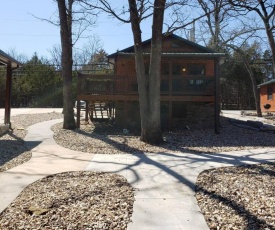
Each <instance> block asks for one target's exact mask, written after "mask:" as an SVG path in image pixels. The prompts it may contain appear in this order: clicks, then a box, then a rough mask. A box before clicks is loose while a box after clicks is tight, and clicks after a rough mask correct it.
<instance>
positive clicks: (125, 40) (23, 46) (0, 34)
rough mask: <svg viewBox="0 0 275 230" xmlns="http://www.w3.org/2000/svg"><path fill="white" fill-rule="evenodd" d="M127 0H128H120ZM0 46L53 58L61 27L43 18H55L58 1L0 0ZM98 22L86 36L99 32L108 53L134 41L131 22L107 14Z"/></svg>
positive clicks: (146, 29) (147, 29) (145, 31)
mask: <svg viewBox="0 0 275 230" xmlns="http://www.w3.org/2000/svg"><path fill="white" fill-rule="evenodd" d="M120 1H124V0H120ZM0 6H1V7H0V49H1V50H3V51H5V52H9V51H10V50H12V49H13V50H15V51H16V53H17V54H24V55H26V56H27V57H28V58H31V57H32V55H33V54H34V53H35V52H36V53H37V54H38V56H39V57H46V58H50V57H51V55H50V52H49V50H51V49H52V48H53V46H55V45H58V44H60V32H59V27H57V26H54V25H52V24H50V23H49V22H46V21H42V20H39V19H37V18H35V17H34V16H33V15H35V16H36V17H39V18H45V19H52V18H56V15H57V4H56V3H55V2H54V1H52V0H24V1H23V0H0ZM97 21H98V23H97V26H96V27H93V28H91V29H90V31H89V32H88V31H87V32H86V33H85V37H86V36H92V35H98V36H99V38H100V39H101V42H102V44H103V48H104V49H105V51H106V52H107V53H108V54H111V53H113V52H116V51H117V50H121V49H124V48H127V47H129V46H132V45H133V35H132V33H131V27H130V24H123V23H121V22H119V21H118V20H116V19H110V18H108V17H107V16H106V15H100V16H99V17H98V18H97ZM150 28H151V26H150V22H147V23H145V24H144V28H143V33H142V34H143V39H149V38H150V37H151V34H150V32H151V29H150ZM87 42H88V39H87V38H82V39H80V40H79V41H78V42H77V43H76V47H78V48H81V47H82V46H83V45H84V44H85V43H87Z"/></svg>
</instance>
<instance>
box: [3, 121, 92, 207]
mask: <svg viewBox="0 0 275 230" xmlns="http://www.w3.org/2000/svg"><path fill="white" fill-rule="evenodd" d="M60 122H62V119H57V120H51V121H44V122H41V123H38V124H35V125H32V126H30V127H29V128H28V134H27V136H26V137H25V139H24V140H25V143H26V146H27V147H28V148H29V149H30V150H31V151H32V158H31V159H30V160H29V161H27V162H25V163H24V164H21V165H19V166H17V167H15V168H12V169H10V170H7V171H5V172H0V212H2V211H3V210H4V209H5V208H6V207H7V206H8V205H9V204H10V203H11V202H12V201H13V200H14V199H15V198H16V197H17V196H18V195H19V194H20V192H21V191H22V190H23V189H24V188H25V187H26V186H28V185H29V184H31V183H33V182H34V181H36V180H38V179H40V178H43V177H45V176H47V175H50V174H55V173H61V172H67V171H79V170H84V169H85V168H86V167H87V165H88V164H89V162H90V161H91V159H92V157H93V155H92V154H88V153H82V152H76V151H72V150H69V149H66V148H63V147H61V146H59V145H57V144H56V142H55V141H54V139H53V132H52V131H51V129H50V127H51V126H52V125H54V124H56V123H60Z"/></svg>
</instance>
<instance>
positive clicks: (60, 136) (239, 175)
mask: <svg viewBox="0 0 275 230" xmlns="http://www.w3.org/2000/svg"><path fill="white" fill-rule="evenodd" d="M36 116H37V118H35V117H36ZM54 116H55V115H54ZM38 117H39V118H38ZM46 117H48V118H47V119H46ZM49 117H50V118H49ZM61 117H62V115H60V114H58V115H57V117H55V118H61ZM55 118H53V117H51V116H49V115H44V114H43V115H42V114H39V115H19V116H18V117H14V118H13V124H14V128H15V129H14V132H13V133H9V134H6V135H8V137H7V136H6V135H5V136H2V137H0V140H1V142H0V145H2V140H3V139H2V138H6V140H5V141H4V142H6V146H7V147H5V146H4V147H3V145H2V147H1V146H0V150H1V151H0V152H1V157H0V158H1V160H2V158H4V157H3V156H5V155H4V154H2V152H3V150H5V149H7V148H10V147H11V146H14V145H13V143H18V146H19V147H18V149H19V150H16V149H15V150H14V151H11V153H12V152H16V151H18V152H17V153H16V154H15V157H14V158H13V159H16V158H18V157H20V156H21V155H23V154H24V153H25V152H26V151H22V150H20V148H21V147H22V146H23V142H22V138H23V137H24V136H25V135H26V130H25V129H26V127H27V126H29V125H31V124H34V123H37V122H39V121H44V120H50V119H55ZM16 119H18V120H16ZM25 121H27V122H28V123H25ZM34 121H36V122H34ZM29 122H30V123H29ZM222 126H223V128H222V130H221V134H220V135H216V134H215V133H214V131H213V130H212V129H208V130H183V131H175V132H169V133H168V132H167V133H164V137H165V140H166V143H165V144H163V145H161V146H152V145H148V144H145V143H142V142H140V141H139V137H138V135H136V133H135V132H132V131H131V130H130V133H129V134H127V135H125V134H123V131H122V129H121V128H119V127H115V126H113V125H112V124H110V123H105V124H104V123H94V124H85V123H84V122H83V123H82V125H81V128H80V129H79V130H75V131H71V130H63V129H62V125H61V124H57V125H55V126H53V127H52V129H53V131H54V138H55V140H56V142H57V143H58V144H60V145H61V146H64V147H66V148H70V149H73V150H77V151H82V152H87V153H105V154H127V153H144V152H153V153H158V152H171V153H175V154H176V153H177V152H185V153H188V152H196V153H201V154H203V153H206V152H212V153H215V152H227V151H235V150H244V149H254V148H265V147H273V148H274V146H275V138H274V137H275V136H274V135H275V134H273V133H265V132H256V131H254V130H248V129H243V128H239V127H236V126H233V125H230V124H229V123H228V122H227V119H222ZM21 128H23V129H21ZM13 134H14V136H13ZM12 136H13V137H12ZM11 138H13V139H11ZM10 139H11V140H10ZM7 143H10V144H7ZM11 143H12V144H11ZM22 148H23V150H25V149H24V147H22ZM2 162H3V160H2ZM11 162H12V161H11ZM18 162H19V161H18ZM18 162H17V160H15V163H11V167H14V166H15V165H17V164H18ZM274 166H275V165H274V164H259V165H255V166H238V167H226V168H218V169H213V170H207V171H204V172H202V173H201V174H200V176H199V177H198V179H197V185H196V197H197V200H198V204H199V206H200V208H201V210H202V213H203V214H204V216H205V219H206V221H207V223H208V226H209V227H210V229H266V230H267V229H275V224H274V223H275V216H274V213H275V187H274V184H275V183H274V182H275V181H274V178H275V167H274ZM1 167H2V166H1ZM87 173H91V174H87ZM116 176H117V175H113V174H104V173H102V174H101V173H100V174H96V173H92V172H85V173H84V172H69V173H63V174H57V175H52V176H49V177H47V178H44V179H42V180H40V181H37V182H35V183H34V184H32V185H30V186H28V187H27V189H25V190H24V191H23V192H22V193H21V194H20V196H19V197H18V198H17V199H16V200H15V201H14V202H13V203H12V204H11V205H10V206H9V207H8V208H7V209H6V210H5V211H4V212H3V213H1V214H0V229H20V228H21V229H41V228H42V229H43V228H44V229H77V228H79V229H100V228H101V229H125V228H126V225H127V223H128V222H129V220H130V216H131V213H132V204H133V200H134V199H133V190H132V188H131V187H130V186H128V185H127V183H126V181H125V180H124V179H123V178H120V179H117V178H116ZM89 178H90V179H89ZM113 181H114V182H115V181H122V182H118V184H119V186H118V187H119V188H120V189H118V190H116V189H115V188H117V184H116V183H115V184H113ZM121 184H123V186H121ZM88 185H89V186H88ZM109 185H111V186H109ZM97 186H98V187H97ZM78 188H79V189H78ZM105 188H106V189H105ZM113 188H114V190H113ZM107 190H108V191H107ZM109 190H110V191H109ZM98 191H106V196H104V199H103V197H99V195H100V194H101V193H100V192H98ZM114 191H115V192H114ZM121 191H122V192H121ZM59 194H61V195H60V196H59ZM83 194H84V195H83ZM123 194H128V195H127V196H126V197H123ZM86 195H87V196H86ZM117 195H118V196H120V197H118V198H116V197H117ZM63 197H64V199H63ZM82 201H84V202H82ZM100 201H103V204H100V203H99V202H100ZM121 202H122V203H121ZM92 205H95V206H92ZM87 206H89V207H93V208H91V209H89V211H87ZM105 206H106V207H107V206H108V207H109V206H110V207H116V208H117V209H115V210H113V209H111V210H110V209H108V210H107V211H106V212H105V211H102V212H101V211H99V210H105V209H104V207H105ZM120 206H122V207H123V209H124V211H122V212H121V211H119V210H118V209H119V208H120ZM125 210H127V211H125ZM90 211H91V213H90ZM78 212H81V214H82V215H81V216H83V217H84V219H81V216H80V215H77V213H78ZM38 213H40V214H38ZM110 213H113V216H112V214H110ZM125 213H126V214H125ZM86 214H87V215H86ZM112 218H113V219H112ZM57 220H58V221H59V222H60V223H61V225H60V226H59V225H57V224H56V223H57ZM105 220H110V222H108V221H107V222H106V221H105ZM88 222H89V223H88ZM79 224H80V225H81V227H78V226H80V225H79ZM85 224H87V225H85ZM88 224H90V225H88ZM120 224H121V225H120ZM65 225H66V226H70V227H69V228H65V227H64V228H63V227H62V226H65ZM42 226H44V227H42ZM76 226H77V227H76ZM86 226H87V227H86ZM110 226H111V227H110Z"/></svg>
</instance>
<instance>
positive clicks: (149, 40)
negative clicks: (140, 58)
mask: <svg viewBox="0 0 275 230" xmlns="http://www.w3.org/2000/svg"><path fill="white" fill-rule="evenodd" d="M168 37H170V38H173V39H175V40H178V41H181V42H183V43H185V44H187V45H188V46H191V47H194V48H196V49H199V50H200V51H201V52H202V53H208V54H214V53H216V52H215V51H214V50H212V49H209V48H207V47H204V46H201V45H199V44H197V43H195V42H192V41H189V40H187V39H185V38H182V37H180V36H177V35H175V34H168V35H165V34H164V39H165V38H168ZM151 40H152V39H151V38H150V39H148V40H145V41H143V42H142V45H143V46H144V45H147V44H150V43H151ZM134 52H135V48H134V46H130V47H127V48H125V49H123V50H118V51H117V52H115V53H112V54H110V55H108V58H112V57H114V56H116V55H118V53H134Z"/></svg>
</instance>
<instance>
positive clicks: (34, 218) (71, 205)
mask: <svg viewBox="0 0 275 230" xmlns="http://www.w3.org/2000/svg"><path fill="white" fill-rule="evenodd" d="M133 202H134V191H133V189H132V187H131V186H130V185H129V184H128V183H127V181H126V179H125V178H124V177H122V176H120V175H116V174H111V173H95V172H66V173H60V174H56V175H51V176H47V177H45V178H43V179H40V180H38V181H36V182H34V183H33V184H31V185H29V186H28V187H27V188H26V189H24V190H23V192H22V193H21V194H20V195H19V196H18V197H17V198H16V199H15V200H14V201H13V202H12V203H11V204H10V205H9V207H8V208H7V209H5V210H4V211H3V212H2V213H1V214H0V229H5V230H15V229H16V230H17V229H24V230H26V229H32V230H33V229H43V230H48V229H67V230H69V229H73V230H75V229H80V230H82V229H126V228H127V224H128V223H129V221H130V218H131V215H132V213H133Z"/></svg>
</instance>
